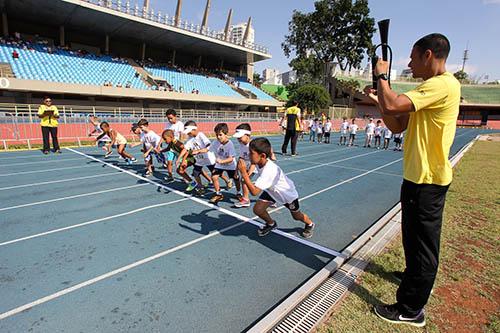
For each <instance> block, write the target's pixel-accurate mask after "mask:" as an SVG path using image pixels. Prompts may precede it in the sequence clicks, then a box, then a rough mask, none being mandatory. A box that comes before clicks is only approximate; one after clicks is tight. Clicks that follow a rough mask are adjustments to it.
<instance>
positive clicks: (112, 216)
mask: <svg viewBox="0 0 500 333" xmlns="http://www.w3.org/2000/svg"><path fill="white" fill-rule="evenodd" d="M186 200H188V199H187V198H182V199H179V200H174V201H169V202H164V203H161V204H156V205H151V206H146V207H141V208H137V209H133V210H130V211H128V212H123V213H120V214H115V215H111V216H106V217H101V218H98V219H95V220H91V221H87V222H83V223H78V224H74V225H71V226H68V227H63V228H58V229H52V230H49V231H45V232H41V233H39V234H34V235H30V236H26V237H21V238H17V239H13V240H10V241H6V242H3V243H0V246H5V245H9V244H14V243H18V242H21V241H25V240H28V239H33V238H38V237H41V236H46V235H50V234H55V233H58V232H61V231H66V230H71V229H76V228H80V227H83V226H86V225H91V224H95V223H99V222H104V221H108V220H111V219H115V218H118V217H122V216H127V215H132V214H136V213H139V212H142V211H145V210H148V209H153V208H158V207H164V206H168V205H173V204H175V203H179V202H181V201H186Z"/></svg>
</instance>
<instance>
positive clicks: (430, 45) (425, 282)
mask: <svg viewBox="0 0 500 333" xmlns="http://www.w3.org/2000/svg"><path fill="white" fill-rule="evenodd" d="M449 52H450V42H449V41H448V39H447V38H446V37H445V36H444V35H442V34H430V35H427V36H425V37H422V38H421V39H419V40H418V41H417V42H416V43H415V45H414V46H413V49H412V52H411V56H410V57H411V61H410V63H409V64H408V67H410V68H411V69H412V72H413V77H415V78H422V79H423V80H424V82H423V83H422V84H420V85H419V86H418V87H416V88H415V89H413V90H411V91H409V92H407V93H404V94H401V95H398V94H396V93H395V92H394V91H392V90H391V88H390V86H389V84H388V81H387V72H388V63H387V62H386V61H382V60H379V62H378V63H377V65H376V67H375V69H374V72H375V75H376V76H377V85H378V90H377V91H376V92H375V91H373V90H372V89H369V88H367V89H365V92H366V93H367V94H368V95H369V96H370V97H371V98H372V99H373V100H374V101H375V102H376V104H377V105H378V107H379V109H380V111H381V113H382V117H383V119H384V122H385V124H386V125H387V127H388V128H389V129H390V130H391V131H392V132H394V133H402V132H403V131H406V134H405V137H406V141H405V144H404V153H403V154H404V155H403V178H404V180H403V185H402V187H401V207H402V237H403V248H404V253H405V260H406V269H405V271H404V272H403V273H400V272H395V275H396V274H397V275H398V277H400V278H401V284H400V285H399V288H398V291H397V294H396V299H397V303H395V304H391V305H383V304H382V305H377V306H375V309H374V310H375V313H376V314H377V315H378V316H379V317H381V318H382V319H384V320H386V321H389V322H392V323H404V324H410V325H413V326H419V327H422V326H424V325H425V316H424V306H425V305H426V303H427V301H428V299H429V296H430V293H431V290H432V286H433V284H434V280H435V278H436V273H437V270H438V263H439V244H440V236H441V224H442V217H443V209H444V204H445V199H446V192H447V191H448V187H449V185H450V183H451V180H452V168H451V164H450V162H449V160H448V155H449V151H450V147H451V145H452V143H453V140H454V137H455V130H456V122H457V118H458V111H459V104H460V83H459V82H458V81H457V80H456V79H455V77H454V76H453V74H451V73H449V72H447V71H446V59H447V57H448V54H449ZM375 93H376V95H375Z"/></svg>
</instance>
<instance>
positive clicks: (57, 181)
mask: <svg viewBox="0 0 500 333" xmlns="http://www.w3.org/2000/svg"><path fill="white" fill-rule="evenodd" d="M121 174H122V173H121V172H108V173H101V174H98V175H92V176H83V177H76V178H66V179H59V180H51V181H47V182H41V183H31V184H24V185H15V186H7V187H0V191H5V190H12V189H15V188H23V187H30V186H40V185H47V184H56V183H65V182H72V181H75V180H82V179H91V178H99V177H105V176H116V175H121Z"/></svg>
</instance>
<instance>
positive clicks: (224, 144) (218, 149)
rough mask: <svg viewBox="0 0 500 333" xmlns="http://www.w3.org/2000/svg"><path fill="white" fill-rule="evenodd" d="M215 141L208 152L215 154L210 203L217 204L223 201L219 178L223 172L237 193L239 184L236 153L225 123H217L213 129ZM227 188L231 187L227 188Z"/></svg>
mask: <svg viewBox="0 0 500 333" xmlns="http://www.w3.org/2000/svg"><path fill="white" fill-rule="evenodd" d="M214 132H215V135H216V137H217V140H214V141H213V142H212V144H211V145H210V150H211V151H213V152H214V154H215V168H214V171H213V172H212V182H213V183H214V189H215V195H214V196H212V198H210V203H213V204H215V203H217V202H219V201H221V200H224V195H223V194H222V192H221V191H220V184H219V177H220V176H221V175H222V174H223V173H224V172H225V173H226V174H227V175H228V176H229V178H230V179H233V180H234V182H235V184H236V190H237V193H239V192H240V190H241V189H240V182H239V179H238V173H237V172H236V151H235V149H234V144H233V143H232V142H231V140H229V137H228V135H227V134H228V133H229V127H228V126H227V124H226V123H219V124H217V125H216V126H215V128H214ZM228 187H232V185H231V186H229V184H228Z"/></svg>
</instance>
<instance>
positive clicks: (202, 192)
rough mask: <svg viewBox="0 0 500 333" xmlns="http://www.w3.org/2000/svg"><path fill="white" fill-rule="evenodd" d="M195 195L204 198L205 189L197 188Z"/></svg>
mask: <svg viewBox="0 0 500 333" xmlns="http://www.w3.org/2000/svg"><path fill="white" fill-rule="evenodd" d="M194 194H196V195H199V196H202V195H203V194H205V189H204V188H203V187H197V188H196V189H195V190H194Z"/></svg>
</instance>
